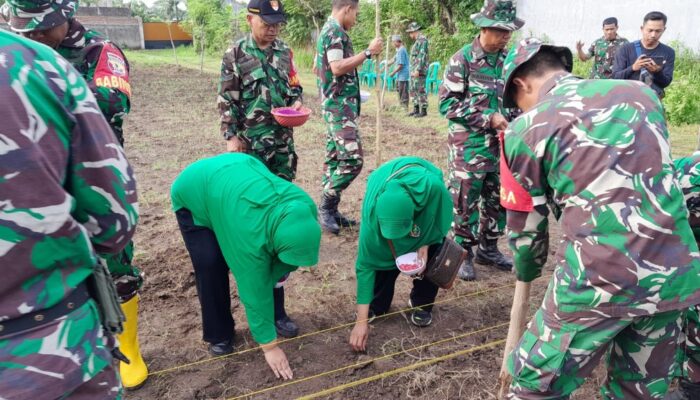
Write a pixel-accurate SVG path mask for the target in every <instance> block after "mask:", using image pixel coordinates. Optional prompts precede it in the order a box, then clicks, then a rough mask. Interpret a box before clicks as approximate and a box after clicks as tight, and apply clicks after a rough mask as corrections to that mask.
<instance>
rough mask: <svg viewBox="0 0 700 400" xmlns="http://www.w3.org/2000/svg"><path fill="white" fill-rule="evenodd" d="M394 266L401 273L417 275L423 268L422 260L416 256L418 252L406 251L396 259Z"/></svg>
mask: <svg viewBox="0 0 700 400" xmlns="http://www.w3.org/2000/svg"><path fill="white" fill-rule="evenodd" d="M396 268H398V269H399V271H401V273H402V274H406V275H409V276H415V275H419V274H420V273H422V272H423V270H424V269H425V265H423V260H422V259H420V258H419V257H418V253H415V252H414V253H407V254H404V255H402V256H399V257H398V258H397V259H396Z"/></svg>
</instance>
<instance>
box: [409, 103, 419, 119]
mask: <svg viewBox="0 0 700 400" xmlns="http://www.w3.org/2000/svg"><path fill="white" fill-rule="evenodd" d="M418 114H420V109H419V108H418V106H415V105H414V106H413V111H412V112H410V113H408V116H409V117H416V116H418Z"/></svg>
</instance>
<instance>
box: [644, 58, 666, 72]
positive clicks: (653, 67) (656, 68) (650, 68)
mask: <svg viewBox="0 0 700 400" xmlns="http://www.w3.org/2000/svg"><path fill="white" fill-rule="evenodd" d="M662 69H663V67H662V66H661V65H659V64H657V63H656V62H655V61H654V60H651V64H649V65H648V66H647V71H649V72H651V73H652V74H655V73H657V72H659V71H661V70H662Z"/></svg>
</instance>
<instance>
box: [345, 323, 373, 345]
mask: <svg viewBox="0 0 700 400" xmlns="http://www.w3.org/2000/svg"><path fill="white" fill-rule="evenodd" d="M368 337H369V324H368V323H367V321H358V322H355V327H354V328H352V332H351V333H350V347H352V349H353V350H354V351H365V350H366V349H367V338H368Z"/></svg>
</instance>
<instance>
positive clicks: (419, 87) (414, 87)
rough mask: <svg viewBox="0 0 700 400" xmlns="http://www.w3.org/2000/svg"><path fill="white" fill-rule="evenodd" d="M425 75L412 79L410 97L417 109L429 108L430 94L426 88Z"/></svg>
mask: <svg viewBox="0 0 700 400" xmlns="http://www.w3.org/2000/svg"><path fill="white" fill-rule="evenodd" d="M425 79H426V78H425V75H421V76H419V77H418V78H411V85H410V86H411V88H410V96H411V98H412V99H413V105H414V106H415V107H422V108H426V109H427V108H428V92H427V90H426V88H425Z"/></svg>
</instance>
